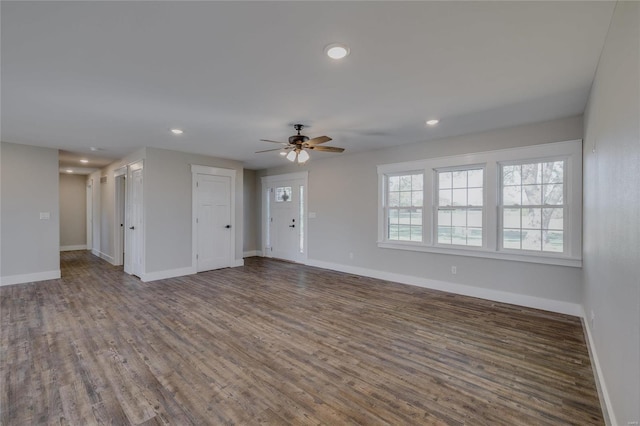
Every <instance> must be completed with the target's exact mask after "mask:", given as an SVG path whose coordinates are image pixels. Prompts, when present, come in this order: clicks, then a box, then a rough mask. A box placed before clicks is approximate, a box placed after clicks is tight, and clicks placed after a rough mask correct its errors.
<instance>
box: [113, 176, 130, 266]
mask: <svg viewBox="0 0 640 426" xmlns="http://www.w3.org/2000/svg"><path fill="white" fill-rule="evenodd" d="M126 174H127V168H126V167H123V168H121V169H118V170H116V171H115V172H114V182H115V226H116V231H115V232H116V235H115V244H114V250H113V252H114V256H113V264H114V265H116V266H119V265H124V252H125V231H124V230H125V226H124V225H125V211H126V205H127V203H126V198H127V197H126V193H127V192H126V191H127V184H126V179H127V176H126Z"/></svg>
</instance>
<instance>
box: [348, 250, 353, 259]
mask: <svg viewBox="0 0 640 426" xmlns="http://www.w3.org/2000/svg"><path fill="white" fill-rule="evenodd" d="M349 259H351V260H353V252H351V253H349Z"/></svg>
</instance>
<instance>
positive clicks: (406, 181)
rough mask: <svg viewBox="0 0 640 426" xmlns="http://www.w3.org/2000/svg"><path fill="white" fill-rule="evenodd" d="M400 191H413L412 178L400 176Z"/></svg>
mask: <svg viewBox="0 0 640 426" xmlns="http://www.w3.org/2000/svg"><path fill="white" fill-rule="evenodd" d="M400 191H411V176H410V175H405V176H400Z"/></svg>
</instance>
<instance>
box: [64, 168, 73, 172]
mask: <svg viewBox="0 0 640 426" xmlns="http://www.w3.org/2000/svg"><path fill="white" fill-rule="evenodd" d="M65 172H67V173H73V170H71V169H67V170H65Z"/></svg>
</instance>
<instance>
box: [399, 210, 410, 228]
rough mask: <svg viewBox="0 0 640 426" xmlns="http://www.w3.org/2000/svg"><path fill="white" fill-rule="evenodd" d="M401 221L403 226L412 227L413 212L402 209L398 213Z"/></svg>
mask: <svg viewBox="0 0 640 426" xmlns="http://www.w3.org/2000/svg"><path fill="white" fill-rule="evenodd" d="M398 216H399V220H398V222H399V223H400V224H401V225H402V224H404V225H410V224H411V210H408V209H400V210H399V211H398Z"/></svg>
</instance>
